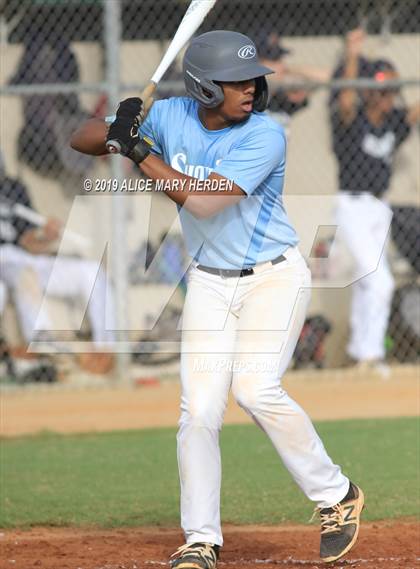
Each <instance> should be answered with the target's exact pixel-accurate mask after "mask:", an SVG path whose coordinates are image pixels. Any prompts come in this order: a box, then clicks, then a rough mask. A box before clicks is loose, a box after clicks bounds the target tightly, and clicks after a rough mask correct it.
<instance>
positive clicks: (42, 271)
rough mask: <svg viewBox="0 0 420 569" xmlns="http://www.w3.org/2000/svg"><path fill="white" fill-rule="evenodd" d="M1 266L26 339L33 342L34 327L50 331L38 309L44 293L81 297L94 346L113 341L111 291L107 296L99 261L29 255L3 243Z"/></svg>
mask: <svg viewBox="0 0 420 569" xmlns="http://www.w3.org/2000/svg"><path fill="white" fill-rule="evenodd" d="M0 267H1V278H2V280H3V282H4V283H5V284H6V285H7V287H8V288H9V289H10V291H11V294H12V296H13V298H14V301H15V304H16V309H17V314H18V319H19V323H20V325H21V328H22V333H23V336H24V338H25V341H26V342H28V343H29V342H31V341H32V339H33V336H34V332H35V331H36V330H46V331H51V330H53V326H52V324H51V322H50V318H49V316H48V314H47V311H46V310H44V309H41V310H40V303H41V301H42V297H43V295H44V293H45V292H46V293H47V294H48V295H51V296H56V297H59V298H72V299H75V298H78V297H79V298H80V299H82V300H83V302H84V303H85V305H86V306H87V310H88V314H89V319H90V324H91V327H92V337H93V341H94V343H95V344H96V346H97V347H98V348H99V347H100V346H101V345H103V344H105V343H106V342H112V341H114V339H115V333H114V329H115V327H114V309H113V301H112V294H110V291H109V292H108V296H107V287H109V286H110V285H109V284H108V283H107V279H106V275H105V273H104V272H103V271H102V270H101V269H100V268H99V263H97V262H94V261H89V260H86V259H78V258H74V257H54V256H48V255H32V254H31V253H28V252H27V251H25V250H24V249H22V248H21V247H17V246H15V245H2V246H0ZM53 269H54V270H53ZM31 277H32V278H31Z"/></svg>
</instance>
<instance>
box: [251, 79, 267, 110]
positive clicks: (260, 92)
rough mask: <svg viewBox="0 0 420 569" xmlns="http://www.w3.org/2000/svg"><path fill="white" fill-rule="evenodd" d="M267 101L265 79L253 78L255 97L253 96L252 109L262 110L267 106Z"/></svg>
mask: <svg viewBox="0 0 420 569" xmlns="http://www.w3.org/2000/svg"><path fill="white" fill-rule="evenodd" d="M267 103H268V84H267V79H266V78H265V77H264V76H262V77H257V78H256V79H255V98H254V107H253V108H254V111H258V112H262V111H265V109H266V108H267Z"/></svg>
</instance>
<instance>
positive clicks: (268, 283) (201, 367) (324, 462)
mask: <svg viewBox="0 0 420 569" xmlns="http://www.w3.org/2000/svg"><path fill="white" fill-rule="evenodd" d="M285 256H286V261H283V262H281V263H279V264H276V265H272V264H271V263H263V264H260V265H258V266H257V267H256V274H254V275H250V276H245V277H241V278H236V277H235V278H222V277H220V276H218V275H212V274H208V273H206V272H203V271H201V270H200V269H197V268H192V269H191V271H190V275H189V283H188V291H187V296H186V300H185V307H184V314H183V339H182V355H181V382H182V399H181V418H180V428H179V432H178V463H179V475H180V483H181V525H182V528H183V530H184V533H185V536H186V541H187V543H193V542H208V543H213V544H218V545H222V544H223V538H222V532H221V524H220V485H221V462H220V449H219V431H220V429H221V427H222V422H223V416H224V412H225V409H226V404H227V399H228V392H229V389H230V388H231V387H232V392H233V395H234V397H235V399H236V401H237V402H238V403H239V405H240V406H241V407H242V408H243V409H244V410H245V411H246V412H247V413H248V414H249V415H250V416H251V417H252V418H253V420H254V421H255V423H256V424H257V425H258V426H259V427H260V428H261V429H262V430H263V431H264V432H265V433H266V434H267V435H268V436H269V437H270V439H271V441H272V443H273V445H274V447H275V449H276V450H277V452H278V454H279V455H280V457H281V459H282V461H283V463H284V465H285V466H286V468H287V469H288V470H289V472H290V474H291V475H292V477H293V478H294V480H295V481H296V483H297V484H298V485H299V486H300V488H301V489H302V490H303V492H304V493H305V494H306V496H307V497H308V498H309V499H310V500H312V501H314V502H316V503H317V504H318V506H319V507H329V506H332V505H334V504H336V503H337V502H339V501H340V500H342V498H343V497H344V496H345V495H346V493H347V492H348V488H349V480H348V479H347V478H346V477H345V476H344V475H343V474H342V472H341V469H340V467H339V466H336V465H335V464H333V462H332V461H331V459H330V458H329V456H328V454H327V452H326V450H325V448H324V446H323V444H322V442H321V440H320V438H319V437H318V435H317V433H316V431H315V429H314V427H313V425H312V423H311V421H310V419H309V417H308V416H307V415H306V414H305V412H304V411H303V410H302V409H301V408H300V407H299V405H297V403H295V402H294V401H293V400H292V399H291V398H290V397H289V396H288V395H287V393H286V392H285V391H284V389H282V387H281V377H282V375H283V374H284V372H285V370H286V368H287V366H288V365H289V362H290V360H291V358H292V355H293V351H294V348H295V346H296V343H297V340H298V338H299V334H300V331H301V328H302V325H303V323H304V319H305V313H306V309H307V305H308V302H309V299H310V285H311V277H310V272H309V270H308V268H307V266H306V263H305V261H304V260H303V258H302V256H301V255H300V253H299V251H298V249H297V248H290V249H288V250H287V251H286V253H285Z"/></svg>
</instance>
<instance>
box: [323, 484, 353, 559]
mask: <svg viewBox="0 0 420 569" xmlns="http://www.w3.org/2000/svg"><path fill="white" fill-rule="evenodd" d="M363 504H364V496H363V492H362V490H361V489H360V488H359V487H358V486H356V485H355V484H353V483H352V482H350V488H349V491H348V493H347V495H346V496H345V497H344V498H343V500H342V501H341V502H339V503H338V504H335V506H332V507H331V508H321V509H319V510H318V511H319V515H320V517H321V551H320V556H321V559H322V560H323V561H325V562H327V563H330V562H332V561H337V559H340V557H342V556H343V555H345V554H346V553H347V552H348V551H350V549H351V548H352V547H353V545H354V544H355V543H356V540H357V536H358V534H359V527H360V514H361V512H362V510H363Z"/></svg>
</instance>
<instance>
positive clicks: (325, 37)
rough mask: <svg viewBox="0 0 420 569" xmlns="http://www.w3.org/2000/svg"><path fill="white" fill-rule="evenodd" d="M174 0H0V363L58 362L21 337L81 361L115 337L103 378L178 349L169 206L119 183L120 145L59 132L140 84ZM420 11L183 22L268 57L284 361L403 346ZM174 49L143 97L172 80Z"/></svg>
mask: <svg viewBox="0 0 420 569" xmlns="http://www.w3.org/2000/svg"><path fill="white" fill-rule="evenodd" d="M188 4H189V2H187V1H184V0H170V1H166V0H165V1H163V0H142V1H140V0H138V1H136V0H134V1H133V0H131V1H128V0H127V1H119V0H105V1H100V0H96V1H95V0H85V1H82V0H80V1H76V0H71V1H67V2H62V1H59V0H55V1H53V0H33V1H31V2H29V1H24V2H22V1H18V0H9V1H8V2H4V3H3V4H2V12H1V15H0V42H1V65H0V86H1V91H0V96H1V98H0V103H1V104H0V113H1V124H0V129H1V130H0V141H1V142H0V146H1V153H2V167H1V174H0V177H1V184H0V196H1V200H0V215H1V219H0V221H1V224H0V229H1V241H0V243H1V245H0V252H1V257H2V271H1V279H0V286H1V288H0V300H1V302H0V305H1V306H0V307H1V310H2V314H3V325H2V336H3V338H4V340H3V343H2V345H3V346H4V348H2V350H3V352H4V354H5V355H3V356H2V357H3V362H4V363H3V368H4V369H3V372H2V373H3V375H4V376H8V377H10V376H13V375H14V376H15V377H17V378H18V380H21V381H30V380H39V379H47V380H49V381H52V380H54V379H56V378H57V377H58V376H59V372H60V369H59V365H57V363H56V362H57V361H58V360H59V358H60V356H58V355H51V354H50V355H48V356H45V355H44V356H43V357H42V358H41V359H40V360H39V359H35V360H31V364H30V365H29V364H28V363H27V362H26V361H25V363H22V362H20V360H21V359H22V358H19V357H16V354H15V352H14V351H13V346H16V345H19V344H22V343H23V344H24V345H26V344H28V343H29V342H33V344H32V346H33V347H34V349H36V346H41V347H42V346H43V349H44V350H46V349H48V347H49V346H50V345H51V346H52V345H54V346H55V348H54V350H55V352H58V353H60V354H62V353H66V352H72V353H74V352H76V353H77V354H78V355H77V356H75V355H72V356H71V357H72V358H74V357H77V364H78V365H79V366H80V368H81V369H82V370H85V371H88V372H94V373H95V372H97V373H106V372H109V371H110V370H111V369H112V367H113V364H114V363H115V362H113V358H114V356H113V355H112V354H116V356H115V358H116V360H117V370H118V372H119V376H120V377H129V372H130V367H131V366H132V365H138V364H140V365H145V364H147V365H149V364H152V363H162V362H170V361H173V360H176V359H177V357H178V355H177V346H178V341H179V330H177V326H178V324H179V318H180V313H181V308H182V302H183V298H184V295H185V288H186V285H185V277H184V276H183V275H184V271H185V268H186V267H187V266H188V264H189V259H188V257H187V255H186V253H185V250H184V246H183V243H182V239H181V238H180V227H179V225H178V218H177V211H176V208H175V207H174V206H173V204H172V202H170V201H169V200H167V199H166V198H165V196H163V195H162V194H159V193H155V194H152V193H149V192H136V195H134V192H133V194H132V195H130V193H131V192H130V191H129V190H130V187H128V186H130V184H131V185H132V187H133V188H134V187H135V185H136V184H137V186H136V187H137V188H138V187H139V183H140V179H141V178H140V177H139V172H138V171H137V170H136V169H134V168H133V167H132V165H131V162H129V161H128V160H125V159H121V158H119V157H113V158H112V159H109V158H102V157H101V158H94V157H91V156H87V155H83V154H80V153H78V152H76V151H74V150H72V149H71V148H70V145H69V139H70V136H71V133H72V132H74V130H75V129H76V128H77V127H78V126H79V125H80V124H81V123H82V122H83V121H84V120H85V119H86V118H87V117H90V116H97V117H104V116H105V115H106V114H110V113H111V114H112V113H113V112H114V111H115V108H116V106H117V103H118V100H119V99H120V98H124V97H126V96H127V95H136V94H137V93H138V92H139V91H140V90H141V89H142V88H143V87H144V86H145V84H146V83H147V81H148V80H149V79H150V77H151V76H152V74H153V72H154V70H155V69H156V67H157V64H158V63H159V61H160V59H161V57H162V55H163V54H164V52H165V49H166V46H167V45H168V43H169V41H170V39H171V38H172V37H173V35H174V33H175V31H176V29H177V26H178V24H179V22H180V20H181V19H182V16H183V14H184V13H185V11H186V8H187V6H188ZM419 21H420V7H419V4H418V2H416V1H415V0H405V1H404V2H401V1H399V0H389V1H387V0H382V1H379V0H378V1H376V0H367V1H363V0H293V1H292V0H276V1H274V0H271V1H266V0H253V1H247V0H242V1H233V0H218V2H217V3H216V5H215V7H214V9H213V10H212V11H211V12H210V13H209V15H208V17H207V18H206V20H205V21H204V23H203V25H202V27H201V28H200V32H204V31H209V30H214V29H227V30H235V31H239V32H242V33H245V34H247V35H249V36H250V37H251V38H252V39H253V40H254V41H255V43H256V45H257V48H258V51H259V56H260V58H261V60H262V62H263V63H264V64H265V65H267V66H268V67H271V68H272V69H273V70H274V71H275V73H274V74H273V75H272V76H270V77H269V84H270V93H271V96H270V101H269V106H268V112H269V113H270V114H271V116H272V118H273V119H274V120H275V121H278V122H280V123H281V124H282V125H283V126H284V127H285V129H286V132H287V136H288V141H289V142H288V164H287V173H286V185H285V194H286V203H287V205H288V209H289V213H290V216H291V218H292V221H293V223H294V224H295V226H296V227H297V230H298V233H299V234H300V236H301V249H302V252H303V253H304V255H305V257H306V258H307V261H308V263H309V265H310V267H311V269H312V272H313V277H314V284H315V288H314V290H313V297H312V304H311V307H310V312H309V315H308V319H307V322H306V324H305V326H304V329H303V331H302V334H301V338H300V341H299V343H298V346H297V349H296V353H295V358H294V365H295V367H297V368H299V367H307V366H309V367H322V366H327V367H336V366H341V365H343V364H345V362H346V361H347V358H348V356H349V355H350V356H352V358H353V359H354V360H356V361H357V360H364V359H369V350H368V347H367V345H366V341H365V339H364V338H366V334H367V329H368V328H370V334H371V336H372V337H376V340H375V341H376V343H378V342H379V343H380V344H381V345H382V346H383V348H384V350H385V352H384V355H385V358H386V359H387V360H389V361H390V362H392V361H398V362H413V361H416V360H417V358H418V353H419V347H420V315H419V306H420V288H419V279H418V272H419V255H418V239H417V234H418V228H419V209H418V205H419V204H418V191H419V169H418V156H419V131H418V120H419V109H418V101H419V100H420V96H419V86H420V49H419V48H420V35H419ZM351 30H356V31H354V32H353V33H352V34H350V35H349V32H350V31H351ZM181 60H182V54H180V56H179V57H178V58H177V61H176V62H175V63H174V64H173V65H172V66H171V68H170V70H169V71H168V72H167V74H166V75H165V77H164V79H163V81H162V82H161V84H160V85H159V96H160V97H168V96H185V89H184V84H183V77H182V70H181ZM416 104H417V107H416ZM113 180H118V181H119V182H120V183H121V182H122V181H124V182H125V183H126V191H124V192H123V191H122V190H120V191H118V192H116V191H113V190H114V186H113V185H112V181H113ZM127 181H128V182H127ZM89 184H91V186H89ZM115 187H116V186H115ZM119 187H120V188H121V185H120V186H119ZM337 196H338V197H339V199H338V200H337ZM374 198H377V199H374ZM378 200H379V201H378ZM385 202H389V203H390V204H391V207H392V209H393V211H394V216H393V219H392V222H391V220H390V216H389V209H388V208H387V207H385V205H383V204H384V203H385ZM390 224H391V230H390V232H389V233H390V240H389V241H387V235H388V230H389V227H390ZM382 250H384V251H385V252H384V254H381V253H382ZM378 251H379V254H378ZM56 252H59V261H58V263H61V265H60V266H59V269H60V270H57V271H56V272H55V273H54V274H55V275H56V278H55V282H51V281H54V279H49V276H50V275H51V274H52V273H51V271H52V270H53V267H54V263H56V256H55V253H56ZM346 252H347V253H346ZM385 253H386V254H385ZM369 255H371V257H372V256H373V257H375V255H377V258H374V260H373V261H372V259H371V258H370V259H369ZM387 258H388V261H386V259H387ZM366 259H367V260H366ZM366 263H367V265H366ZM55 266H56V267H57V266H58V265H57V264H56V265H55ZM100 266H101V268H99V267H100ZM357 269H359V270H360V271H362V273H363V274H364V275H365V276H364V277H363V278H355V277H354V275H355V272H354V271H355V270H357ZM363 271H364V272H363ZM362 273H360V274H362ZM366 275H367V276H366ZM353 281H354V284H353V285H352V286H348V285H349V283H351V282H353ZM45 292H47V293H48V294H47V295H46V296H45ZM105 305H106V307H107V309H106V310H105ZM40 307H42V308H41V310H40ZM107 330H108V331H107ZM111 330H116V331H115V332H111ZM45 342H46V343H47V346H45ZM7 347H9V349H7ZM10 347H12V348H10ZM8 352H9V353H11V354H12V355H11V357H8V356H7V353H8ZM173 352H174V353H173ZM69 357H70V356H69ZM17 360H19V361H17ZM16 361H17V364H16ZM34 361H35V363H34ZM19 362H20V363H19ZM14 363H15V364H16V365H15V368H16V367H17V368H19V366H20V367H21V368H22V370H23V371H19V369H18V370H17V371H16V369H15V370H14V371H13V364H14ZM28 366H29V368H28ZM34 370H35V371H34Z"/></svg>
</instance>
